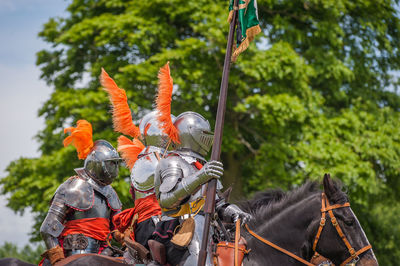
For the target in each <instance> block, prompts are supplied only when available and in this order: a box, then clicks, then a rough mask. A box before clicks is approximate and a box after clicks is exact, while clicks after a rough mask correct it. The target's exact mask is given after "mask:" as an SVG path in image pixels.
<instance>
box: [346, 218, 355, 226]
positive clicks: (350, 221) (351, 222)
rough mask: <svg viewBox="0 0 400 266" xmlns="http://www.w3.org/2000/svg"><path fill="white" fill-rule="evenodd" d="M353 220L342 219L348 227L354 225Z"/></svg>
mask: <svg viewBox="0 0 400 266" xmlns="http://www.w3.org/2000/svg"><path fill="white" fill-rule="evenodd" d="M354 221H355V220H354V218H347V219H344V223H345V224H347V225H348V226H352V225H353V224H354Z"/></svg>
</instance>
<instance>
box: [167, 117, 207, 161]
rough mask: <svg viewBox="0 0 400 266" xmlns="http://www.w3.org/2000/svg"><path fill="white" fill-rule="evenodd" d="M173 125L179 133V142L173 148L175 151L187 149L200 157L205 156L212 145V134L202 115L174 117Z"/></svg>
mask: <svg viewBox="0 0 400 266" xmlns="http://www.w3.org/2000/svg"><path fill="white" fill-rule="evenodd" d="M174 125H175V127H176V128H177V129H178V131H179V140H180V143H179V144H177V145H176V146H175V149H176V150H182V149H189V150H191V151H193V152H196V153H199V154H201V155H202V156H206V155H207V153H208V151H209V150H210V148H211V146H212V144H213V139H214V133H213V132H212V131H211V127H210V123H209V122H208V121H207V120H206V119H205V118H204V117H203V116H202V115H200V114H198V113H195V112H184V113H182V114H180V115H178V116H177V117H176V119H175V122H174Z"/></svg>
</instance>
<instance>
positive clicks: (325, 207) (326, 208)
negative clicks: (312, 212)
mask: <svg viewBox="0 0 400 266" xmlns="http://www.w3.org/2000/svg"><path fill="white" fill-rule="evenodd" d="M344 207H350V203H349V202H346V203H344V204H334V205H330V203H329V200H328V199H327V197H326V195H325V193H322V194H321V222H320V224H319V228H318V231H317V234H316V236H315V240H314V243H313V250H314V252H316V248H317V244H318V240H319V238H320V236H321V233H322V229H323V228H324V226H325V223H326V212H328V214H329V217H330V218H331V222H332V225H333V227H334V228H335V229H336V231H337V233H338V235H339V237H340V238H341V239H342V240H343V243H344V244H345V245H346V247H347V250H348V251H349V253H350V257H348V258H347V259H346V260H345V261H344V262H342V263H341V264H340V265H341V266H344V265H346V264H347V263H348V262H350V261H352V260H355V259H356V258H357V257H358V255H360V254H362V253H363V252H365V251H367V250H369V249H371V248H372V246H371V245H368V246H365V247H363V248H361V249H360V250H358V251H357V252H356V251H355V250H354V248H353V247H352V246H351V244H350V242H349V240H348V239H347V237H346V235H345V234H344V233H343V231H342V228H340V225H339V223H338V221H337V219H336V217H335V215H334V213H333V211H332V210H334V209H339V208H344Z"/></svg>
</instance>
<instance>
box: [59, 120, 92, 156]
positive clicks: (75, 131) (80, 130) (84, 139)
mask: <svg viewBox="0 0 400 266" xmlns="http://www.w3.org/2000/svg"><path fill="white" fill-rule="evenodd" d="M76 124H77V126H76V127H68V128H65V129H64V134H67V133H70V135H69V136H68V137H66V138H65V139H64V141H63V144H64V147H67V146H68V145H70V144H72V145H74V146H75V148H76V151H77V152H78V158H79V159H86V157H87V156H88V154H89V152H90V150H91V149H92V147H93V139H92V133H93V132H92V125H91V124H90V123H89V122H88V121H86V120H79V121H78V122H77V123H76Z"/></svg>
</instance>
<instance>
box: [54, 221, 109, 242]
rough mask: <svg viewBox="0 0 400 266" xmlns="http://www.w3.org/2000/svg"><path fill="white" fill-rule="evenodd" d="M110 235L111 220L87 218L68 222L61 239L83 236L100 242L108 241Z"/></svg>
mask: <svg viewBox="0 0 400 266" xmlns="http://www.w3.org/2000/svg"><path fill="white" fill-rule="evenodd" d="M109 233H110V220H109V219H106V218H86V219H78V220H72V221H68V222H67V223H66V224H65V228H64V231H63V232H62V233H61V237H65V236H67V235H71V234H83V235H84V236H88V237H91V238H94V239H97V240H100V241H106V238H107V235H108V234H109Z"/></svg>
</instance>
